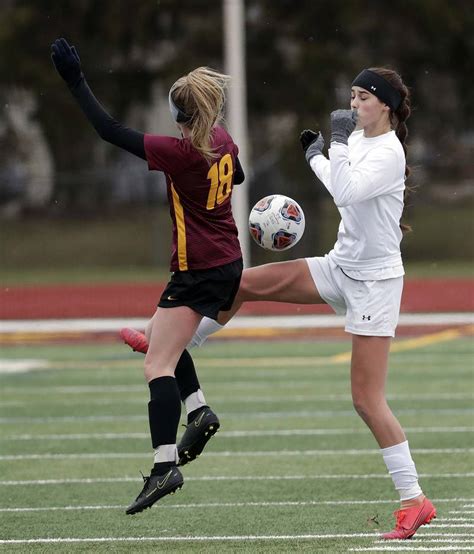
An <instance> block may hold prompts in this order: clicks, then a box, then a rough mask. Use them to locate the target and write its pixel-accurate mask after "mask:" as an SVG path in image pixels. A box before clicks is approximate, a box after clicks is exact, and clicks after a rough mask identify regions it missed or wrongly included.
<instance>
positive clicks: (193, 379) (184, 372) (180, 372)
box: [174, 350, 201, 402]
mask: <svg viewBox="0 0 474 554" xmlns="http://www.w3.org/2000/svg"><path fill="white" fill-rule="evenodd" d="M174 375H175V377H176V382H177V383H178V388H179V394H180V395H181V400H182V401H183V402H184V401H185V400H186V398H187V397H188V396H189V395H190V394H192V393H193V392H196V391H197V390H198V389H200V388H201V387H200V385H199V380H198V377H197V374H196V368H195V367H194V362H193V359H192V358H191V354H190V353H189V352H188V351H187V350H183V353H182V354H181V357H180V358H179V360H178V364H177V366H176V369H175V372H174Z"/></svg>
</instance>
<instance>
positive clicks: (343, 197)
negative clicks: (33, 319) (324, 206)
mask: <svg viewBox="0 0 474 554" xmlns="http://www.w3.org/2000/svg"><path fill="white" fill-rule="evenodd" d="M352 203H353V202H352V198H351V196H350V195H347V194H335V195H334V204H336V206H337V207H338V208H347V206H350V205H351V204H352Z"/></svg>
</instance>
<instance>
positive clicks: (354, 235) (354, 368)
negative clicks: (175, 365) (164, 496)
mask: <svg viewBox="0 0 474 554" xmlns="http://www.w3.org/2000/svg"><path fill="white" fill-rule="evenodd" d="M350 107H351V109H350V110H337V111H335V112H332V113H331V144H330V148H329V158H326V156H325V155H324V154H323V152H322V150H323V148H324V139H323V137H322V135H321V133H318V132H314V131H310V130H306V131H303V133H301V137H300V140H301V143H302V146H303V149H304V151H305V157H306V160H307V161H308V163H309V165H310V167H311V169H312V170H313V171H314V173H315V174H316V175H317V177H318V178H319V180H320V181H322V183H323V184H324V186H325V187H326V188H327V190H328V191H329V193H330V194H331V196H332V197H333V199H334V203H335V204H336V206H337V208H338V210H339V212H340V214H341V223H340V226H339V231H338V236H337V241H336V244H335V245H334V248H333V249H332V250H331V251H330V252H329V254H327V255H326V256H324V257H313V258H306V259H299V260H291V261H288V262H277V263H273V264H265V265H262V266H258V267H254V268H249V269H245V270H244V272H243V275H242V280H241V283H240V288H239V292H238V293H237V296H236V298H235V302H234V304H233V306H232V309H231V310H230V311H228V312H221V313H220V314H219V319H218V321H219V323H217V322H216V321H214V320H209V319H207V318H205V319H204V320H203V321H202V322H201V324H200V326H199V328H198V330H197V332H196V335H195V336H194V337H193V341H192V342H191V343H190V345H189V346H196V345H200V344H202V343H203V342H204V341H205V340H206V338H207V337H208V336H209V335H210V334H212V333H214V332H216V331H217V330H219V329H220V328H222V326H223V325H225V324H226V323H227V322H228V321H229V320H230V319H231V318H232V317H233V315H234V314H235V313H236V312H237V311H238V309H239V308H240V306H241V305H242V304H243V303H244V302H248V301H258V300H271V301H279V302H293V303H299V304H322V303H327V304H329V305H330V306H331V307H332V308H333V309H334V311H335V312H336V313H338V314H345V317H346V322H345V330H346V331H347V332H349V333H351V334H352V360H351V386H352V399H353V403H354V407H355V409H356V411H357V413H358V414H359V415H360V416H361V418H362V419H363V420H364V422H365V423H366V424H367V426H368V427H369V429H370V430H371V431H372V433H373V435H374V437H375V439H376V440H377V442H378V444H379V447H380V449H381V454H382V456H383V459H384V461H385V464H386V466H387V470H388V472H389V473H390V475H391V477H392V480H393V483H394V485H395V488H396V489H397V490H398V492H399V494H400V500H401V508H400V510H398V511H397V512H395V516H396V526H395V529H394V530H393V531H391V532H389V533H385V534H384V535H382V536H383V538H385V539H408V538H410V537H412V536H413V535H414V534H415V532H416V530H417V529H418V528H419V527H420V526H421V525H423V524H425V523H429V522H430V521H431V520H432V519H433V518H434V517H435V516H436V509H435V507H434V506H433V504H432V503H431V502H430V501H429V500H428V499H427V498H426V497H425V496H424V495H423V492H422V490H421V488H420V486H419V484H418V475H417V471H416V468H415V464H414V462H413V460H412V458H411V454H410V450H409V446H408V441H407V440H406V437H405V434H404V432H403V429H402V428H401V426H400V423H399V422H398V420H397V419H396V418H395V416H394V415H393V413H392V411H391V410H390V408H389V406H388V404H387V402H386V399H385V382H386V377H387V372H388V358H389V350H390V343H391V338H392V337H393V336H394V335H395V329H396V326H397V323H398V317H399V312H400V301H401V295H402V289H403V275H404V269H403V263H402V258H401V253H400V242H401V239H402V235H403V230H404V226H403V225H401V224H400V220H401V217H402V213H403V206H404V192H405V178H406V176H407V175H408V173H409V170H408V168H407V166H406V160H405V155H406V146H405V139H406V136H407V133H408V131H407V127H406V124H405V121H406V119H407V118H408V117H409V115H410V98H409V91H408V89H407V87H406V86H405V85H404V83H403V81H402V79H401V77H400V76H399V75H398V74H397V73H396V72H395V71H392V70H389V69H385V68H372V69H364V70H363V71H362V72H361V73H360V74H359V75H358V76H357V77H356V78H355V79H354V81H353V83H352V88H351V104H350ZM356 124H357V126H358V130H355V127H356ZM189 346H188V347H189ZM202 398H203V402H205V400H204V397H202Z"/></svg>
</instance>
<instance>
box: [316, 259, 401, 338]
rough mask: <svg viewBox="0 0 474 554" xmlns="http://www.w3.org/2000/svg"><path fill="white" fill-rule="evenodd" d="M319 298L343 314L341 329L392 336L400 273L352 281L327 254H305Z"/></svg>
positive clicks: (396, 320) (395, 318)
mask: <svg viewBox="0 0 474 554" xmlns="http://www.w3.org/2000/svg"><path fill="white" fill-rule="evenodd" d="M306 262H307V263H308V267H309V270H310V272H311V276H312V277H313V280H314V284H315V285H316V288H317V289H318V292H319V295H320V296H321V298H322V299H323V300H324V301H325V302H327V303H328V304H329V305H330V306H331V308H332V309H333V310H334V311H335V312H336V314H338V315H345V316H346V325H345V327H344V329H345V331H347V332H348V333H353V334H354V335H367V336H371V337H394V336H395V329H396V327H397V323H398V316H399V314H400V303H401V298H402V290H403V277H395V278H394V279H383V280H381V281H356V280H355V279H351V278H350V277H348V276H347V275H346V274H345V273H344V272H343V270H342V269H341V268H340V267H339V266H338V265H336V264H335V263H334V262H333V261H332V260H331V259H330V258H329V257H328V256H327V255H326V256H324V257H323V258H321V257H315V258H306Z"/></svg>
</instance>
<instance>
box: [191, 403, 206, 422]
mask: <svg viewBox="0 0 474 554" xmlns="http://www.w3.org/2000/svg"><path fill="white" fill-rule="evenodd" d="M206 408H209V406H201V407H199V408H196V409H195V410H193V411H192V412H189V414H188V425H189V424H190V423H192V422H193V421H194V420H195V419H196V418H197V416H198V415H199V414H200V413H201V412H202V411H203V410H205V409H206Z"/></svg>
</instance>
